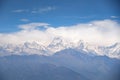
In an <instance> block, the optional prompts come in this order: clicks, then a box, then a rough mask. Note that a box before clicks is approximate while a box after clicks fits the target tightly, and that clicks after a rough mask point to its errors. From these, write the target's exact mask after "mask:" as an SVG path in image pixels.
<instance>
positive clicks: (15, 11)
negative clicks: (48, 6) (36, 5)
mask: <svg viewBox="0 0 120 80" xmlns="http://www.w3.org/2000/svg"><path fill="white" fill-rule="evenodd" d="M12 12H14V13H22V12H28V10H24V9H17V10H13V11H12Z"/></svg>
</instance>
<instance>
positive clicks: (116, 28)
mask: <svg viewBox="0 0 120 80" xmlns="http://www.w3.org/2000/svg"><path fill="white" fill-rule="evenodd" d="M18 27H19V28H20V29H21V30H20V31H18V32H13V33H0V45H2V44H8V43H10V44H21V43H24V42H32V41H37V42H39V43H40V44H42V45H48V44H49V43H50V42H51V41H52V40H53V38H54V37H62V38H63V39H66V40H69V41H71V42H74V43H76V42H78V41H79V40H83V41H85V42H89V43H93V44H99V45H109V44H113V43H115V42H120V37H119V34H120V24H119V23H117V22H116V21H113V20H101V21H92V22H89V23H84V24H76V25H71V26H58V27H56V28H55V27H52V26H50V25H49V24H47V23H29V24H23V25H19V26H18Z"/></svg>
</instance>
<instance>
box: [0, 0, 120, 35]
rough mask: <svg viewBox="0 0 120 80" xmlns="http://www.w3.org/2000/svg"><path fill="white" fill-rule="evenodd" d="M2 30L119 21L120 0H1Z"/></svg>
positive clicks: (0, 30)
mask: <svg viewBox="0 0 120 80" xmlns="http://www.w3.org/2000/svg"><path fill="white" fill-rule="evenodd" d="M0 5H1V6H0V33H4V32H15V31H17V30H19V29H18V27H17V26H18V25H21V24H27V23H32V22H45V23H48V24H51V25H52V26H54V27H57V26H63V25H64V26H69V25H73V24H78V23H86V22H90V21H94V20H104V19H112V20H116V21H119V20H120V12H119V0H118V1H117V0H0Z"/></svg>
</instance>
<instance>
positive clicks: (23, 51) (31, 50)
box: [0, 37, 120, 59]
mask: <svg viewBox="0 0 120 80" xmlns="http://www.w3.org/2000/svg"><path fill="white" fill-rule="evenodd" d="M69 48H71V49H74V50H76V51H80V52H81V51H82V52H85V53H87V54H92V55H93V54H94V55H99V56H103V55H106V56H108V57H111V58H119V59H120V43H115V44H111V45H110V46H106V45H105V46H100V45H95V44H92V43H87V42H85V41H82V40H80V41H78V42H77V43H73V42H71V41H68V40H66V39H64V38H61V37H55V38H54V39H53V40H52V41H51V43H50V44H49V45H47V46H44V45H41V44H39V43H38V42H37V41H34V42H25V43H23V44H16V45H15V44H4V45H0V55H1V56H5V55H11V54H16V55H31V54H38V55H52V54H54V53H56V52H58V51H61V50H64V49H69Z"/></svg>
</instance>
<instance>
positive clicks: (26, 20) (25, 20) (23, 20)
mask: <svg viewBox="0 0 120 80" xmlns="http://www.w3.org/2000/svg"><path fill="white" fill-rule="evenodd" d="M20 21H22V22H28V21H30V20H28V19H25V18H22V19H20Z"/></svg>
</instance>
